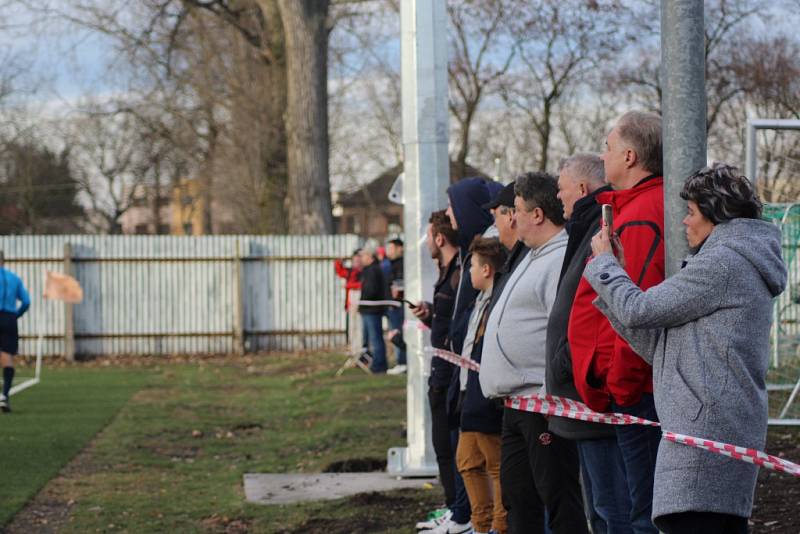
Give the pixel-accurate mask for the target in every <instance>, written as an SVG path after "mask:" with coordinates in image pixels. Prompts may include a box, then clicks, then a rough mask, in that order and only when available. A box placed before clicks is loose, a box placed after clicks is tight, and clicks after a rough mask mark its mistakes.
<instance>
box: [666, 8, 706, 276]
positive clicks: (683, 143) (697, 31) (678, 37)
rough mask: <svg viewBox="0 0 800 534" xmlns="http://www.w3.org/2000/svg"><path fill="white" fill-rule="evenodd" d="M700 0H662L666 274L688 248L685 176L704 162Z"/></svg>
mask: <svg viewBox="0 0 800 534" xmlns="http://www.w3.org/2000/svg"><path fill="white" fill-rule="evenodd" d="M703 18H704V13H703V2H702V1H701V0H662V1H661V85H662V87H663V96H662V101H661V110H662V114H663V143H664V233H665V234H666V235H665V236H664V243H665V245H666V269H667V276H669V275H671V274H674V273H675V272H676V271H677V270H678V269H679V268H680V262H681V260H682V259H683V258H684V256H686V254H687V252H688V245H687V243H686V235H685V233H684V229H683V225H682V224H681V220H683V217H684V216H685V214H686V204H685V202H684V201H683V200H681V198H680V196H679V193H680V190H681V187H682V186H683V183H684V180H685V179H686V177H688V176H689V175H690V174H692V173H693V172H695V171H697V170H699V169H701V168H703V167H704V166H705V165H706V88H705V80H706V76H705V33H704V31H703Z"/></svg>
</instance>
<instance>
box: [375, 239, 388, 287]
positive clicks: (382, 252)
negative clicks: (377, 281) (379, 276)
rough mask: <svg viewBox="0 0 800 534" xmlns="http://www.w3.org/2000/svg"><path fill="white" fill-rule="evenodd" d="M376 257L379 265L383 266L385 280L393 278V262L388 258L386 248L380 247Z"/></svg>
mask: <svg viewBox="0 0 800 534" xmlns="http://www.w3.org/2000/svg"><path fill="white" fill-rule="evenodd" d="M375 257H376V258H377V259H378V263H379V264H380V266H381V271H383V279H384V280H389V279H391V277H392V262H391V261H389V258H388V257H387V256H386V247H383V246H379V247H378V248H376V249H375Z"/></svg>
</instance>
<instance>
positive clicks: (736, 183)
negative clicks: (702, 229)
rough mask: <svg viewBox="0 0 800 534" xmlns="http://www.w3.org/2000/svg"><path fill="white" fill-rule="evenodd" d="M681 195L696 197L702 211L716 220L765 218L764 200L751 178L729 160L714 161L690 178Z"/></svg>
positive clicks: (709, 218) (712, 219)
mask: <svg viewBox="0 0 800 534" xmlns="http://www.w3.org/2000/svg"><path fill="white" fill-rule="evenodd" d="M681 198H682V199H683V200H687V201H688V200H692V201H694V202H695V203H696V204H697V207H698V208H699V209H700V213H702V214H703V216H704V217H705V218H706V219H708V220H709V221H711V222H712V223H714V224H719V223H722V222H725V221H730V220H731V219H740V218H741V219H760V218H761V208H762V206H761V201H760V200H759V199H758V196H757V195H756V192H755V191H754V190H753V185H752V184H751V183H750V180H748V179H747V178H746V177H745V176H743V175H742V174H740V173H739V169H737V168H736V167H733V166H731V165H727V164H725V163H714V164H713V165H712V166H711V167H706V168H704V169H700V170H699V171H697V172H696V173H694V174H693V175H691V176H690V177H689V178H687V179H686V183H685V184H683V189H682V190H681Z"/></svg>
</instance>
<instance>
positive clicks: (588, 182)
mask: <svg viewBox="0 0 800 534" xmlns="http://www.w3.org/2000/svg"><path fill="white" fill-rule="evenodd" d="M609 189H610V188H609V186H608V185H606V183H605V172H604V170H603V160H601V159H600V158H599V157H598V156H595V155H594V154H576V155H574V156H572V157H569V158H567V159H565V160H564V161H563V162H562V163H561V169H560V173H559V177H558V198H559V199H560V200H561V204H562V205H563V206H564V218H565V219H566V220H567V224H566V229H567V233H568V234H569V240H568V241H567V248H566V252H565V254H564V264H563V266H562V267H561V277H560V279H559V282H558V293H556V300H555V302H554V303H553V309H552V310H551V312H550V318H549V319H548V322H547V346H546V354H547V371H546V385H547V392H548V393H550V394H551V395H558V396H561V397H567V398H570V399H576V400H580V396H579V395H578V391H577V390H576V388H575V382H574V380H573V371H572V369H573V355H574V354H575V353H576V351H577V356H578V358H579V359H580V358H588V359H591V358H592V357H593V356H594V354H595V353H597V352H603V353H605V356H604V358H605V359H606V360H607V359H609V358H610V357H611V352H612V346H613V344H612V343H613V339H614V336H615V334H614V333H613V331H610V329H609V328H608V323H607V322H606V321H604V320H603V319H602V317H597V316H596V315H597V313H596V311H595V313H593V314H592V316H593V320H592V321H582V322H580V326H579V327H576V328H573V327H572V325H570V322H569V320H570V315H571V312H572V303H573V301H574V299H575V292H576V290H577V288H578V284H579V283H580V281H581V278H582V277H583V269H584V267H585V266H586V262H587V261H588V260H589V258H590V257H591V254H592V247H591V244H592V237H594V235H595V234H596V233H597V230H598V229H599V228H600V211H601V208H600V205H599V204H598V203H597V202H596V197H597V194H598V193H601V192H603V191H607V190H609ZM599 324H603V325H605V327H604V328H603V329H601V328H598V327H597V326H598V325H599ZM606 330H608V332H606ZM570 333H571V336H572V337H571V340H572V341H573V342H574V343H575V344H576V349H574V350H573V347H572V345H571V344H570V342H569V339H568V337H569V334H570ZM603 335H605V337H606V338H607V339H608V338H610V340H611V341H612V343H608V342H606V343H599V342H597V340H598V339H599V338H601V337H602V336H603ZM578 337H580V339H578ZM548 428H549V429H550V431H551V432H553V433H554V434H556V435H558V436H561V437H562V438H565V439H572V440H575V443H576V444H577V446H578V453H579V456H580V462H581V468H582V472H583V482H584V484H583V486H584V495H585V496H586V502H585V505H586V508H587V510H588V511H589V514H588V515H589V521H590V523H591V524H592V530H593V531H594V532H603V533H608V534H631V533H632V532H633V530H632V528H631V521H630V509H631V504H630V496H629V494H628V482H627V480H626V478H625V468H624V466H623V464H622V454H621V453H620V450H619V446H618V445H617V434H616V431H615V430H614V427H613V426H610V425H603V424H598V423H589V422H584V421H577V420H574V419H567V418H565V417H551V418H550V419H549V421H548Z"/></svg>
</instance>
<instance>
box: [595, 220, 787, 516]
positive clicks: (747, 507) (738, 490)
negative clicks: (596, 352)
mask: <svg viewBox="0 0 800 534" xmlns="http://www.w3.org/2000/svg"><path fill="white" fill-rule="evenodd" d="M584 276H586V278H587V280H588V281H589V282H590V283H591V284H592V287H593V288H594V289H595V291H597V294H598V299H597V300H596V301H595V305H596V306H597V307H598V308H600V310H601V311H603V313H604V314H605V315H606V316H607V317H608V318H609V320H610V321H611V324H612V325H613V326H614V328H615V330H617V332H619V334H620V335H622V336H623V337H624V338H625V339H627V340H628V342H629V343H630V345H631V347H632V348H633V349H634V350H635V351H636V352H637V353H638V354H640V355H641V356H642V357H643V358H644V359H645V360H647V361H648V362H649V363H650V364H651V365H652V366H653V385H654V390H655V403H656V411H657V412H658V417H659V419H660V420H661V425H662V428H663V429H664V430H670V431H672V432H677V433H681V434H687V435H690V436H694V437H699V438H707V439H712V440H716V441H723V442H725V443H730V444H733V445H740V446H743V447H752V448H756V449H759V450H763V449H764V445H765V441H766V434H767V390H766V384H765V381H766V374H767V365H768V359H769V356H768V354H769V332H770V324H771V320H772V299H773V297H775V296H777V295H779V294H780V293H781V292H782V291H783V289H784V287H785V286H786V267H785V265H784V262H783V259H782V257H781V235H780V231H779V230H778V228H777V227H775V226H774V225H772V224H770V223H768V222H765V221H761V220H755V219H734V220H732V221H728V222H725V223H721V224H719V225H717V226H716V227H715V228H714V230H713V231H712V232H711V235H710V236H709V237H708V239H706V242H705V243H704V244H703V246H702V248H701V249H700V250H699V251H698V252H697V253H696V254H695V255H694V256H691V257H690V258H689V259H688V260H687V262H686V264H685V266H684V268H683V269H682V270H681V271H680V272H679V273H677V274H675V275H674V276H671V277H670V278H668V279H667V280H665V281H664V282H662V283H661V284H659V285H657V286H654V287H652V288H650V289H648V290H647V291H645V292H643V291H642V290H641V289H639V288H638V287H637V286H636V285H635V284H634V283H633V282H632V281H631V280H630V278H628V275H627V274H626V273H625V271H624V270H623V269H622V268H621V267H620V266H619V263H617V260H616V258H614V257H613V256H612V255H611V254H602V255H600V256H598V257H597V258H595V259H594V260H592V261H591V262H590V263H589V264H588V266H587V268H586V271H585V273H584ZM757 471H758V468H756V467H755V466H753V465H751V464H748V463H745V462H742V461H740V460H734V459H732V458H727V457H725V456H721V455H717V454H713V453H711V452H708V451H704V450H701V449H697V448H692V447H688V446H686V445H680V444H677V443H672V442H669V441H666V440H662V441H661V443H660V445H659V448H658V458H657V461H656V474H655V488H654V492H653V519H654V520H656V519H657V518H658V517H660V516H663V515H666V514H672V513H679V512H717V513H723V514H731V515H736V516H740V517H749V516H750V514H751V512H752V508H753V494H754V492H755V485H756V475H757Z"/></svg>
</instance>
